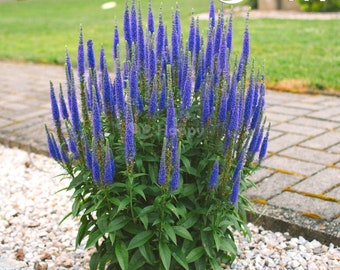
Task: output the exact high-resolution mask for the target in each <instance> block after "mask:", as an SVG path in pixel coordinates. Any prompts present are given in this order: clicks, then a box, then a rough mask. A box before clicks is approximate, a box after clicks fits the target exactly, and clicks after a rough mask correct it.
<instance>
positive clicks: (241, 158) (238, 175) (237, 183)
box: [229, 151, 244, 206]
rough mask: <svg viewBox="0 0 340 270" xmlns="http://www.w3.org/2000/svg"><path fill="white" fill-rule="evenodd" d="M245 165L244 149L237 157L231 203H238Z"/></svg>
mask: <svg viewBox="0 0 340 270" xmlns="http://www.w3.org/2000/svg"><path fill="white" fill-rule="evenodd" d="M243 165H244V151H241V153H239V155H238V158H237V165H236V168H235V171H234V173H233V177H232V191H231V194H230V198H229V200H230V204H232V205H234V206H235V205H236V204H237V201H238V196H239V192H240V182H241V171H242V169H243Z"/></svg>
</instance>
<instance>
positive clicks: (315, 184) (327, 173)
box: [294, 168, 340, 194]
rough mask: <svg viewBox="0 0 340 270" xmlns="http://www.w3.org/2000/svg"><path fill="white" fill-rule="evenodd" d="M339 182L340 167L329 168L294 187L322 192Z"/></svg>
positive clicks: (316, 192) (311, 191)
mask: <svg viewBox="0 0 340 270" xmlns="http://www.w3.org/2000/svg"><path fill="white" fill-rule="evenodd" d="M338 184H340V169H335V168H327V169H325V170H323V171H320V172H318V173H317V174H315V175H313V176H311V177H309V178H307V179H306V180H303V181H302V182H301V183H299V184H297V185H295V186H294V189H296V190H299V191H303V192H310V193H314V194H322V193H324V192H326V191H327V190H329V189H331V188H333V187H335V186H336V185H338Z"/></svg>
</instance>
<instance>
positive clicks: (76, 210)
mask: <svg viewBox="0 0 340 270" xmlns="http://www.w3.org/2000/svg"><path fill="white" fill-rule="evenodd" d="M79 209H80V199H78V198H75V199H74V202H73V204H72V215H73V216H74V217H76V216H77V215H78V214H79Z"/></svg>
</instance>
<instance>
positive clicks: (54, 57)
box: [0, 0, 340, 91]
mask: <svg viewBox="0 0 340 270" xmlns="http://www.w3.org/2000/svg"><path fill="white" fill-rule="evenodd" d="M104 2H106V1H105V0H104V1H99V0H95V1H94V0H92V1H91V0H27V1H15V0H8V1H0V37H1V42H0V59H13V60H22V61H34V62H44V63H56V64H61V63H63V61H64V52H65V46H66V45H67V46H68V49H69V51H70V53H71V57H73V58H75V55H76V48H77V42H78V33H79V26H80V24H82V25H83V28H84V35H85V38H86V39H88V38H92V39H93V40H94V43H95V46H96V49H97V50H99V47H100V46H101V45H103V46H104V48H105V50H106V51H107V53H111V46H112V32H113V27H114V24H115V22H117V23H118V25H119V27H120V29H122V17H123V10H124V5H125V0H116V2H117V7H116V8H114V9H110V10H102V9H101V8H100V6H101V4H103V3H104ZM137 2H138V1H137ZM140 2H141V6H142V12H143V15H144V18H146V10H147V5H148V1H147V0H141V1H140ZM176 2H178V4H179V6H180V10H181V16H182V24H183V26H182V29H183V34H184V35H187V30H188V29H187V28H188V25H189V22H190V14H191V11H192V8H194V11H195V13H196V14H198V13H202V12H207V11H208V7H209V0H177V1H175V0H173V1H164V0H163V17H164V19H165V23H166V25H168V27H169V30H170V26H171V13H172V7H173V6H174V5H175V3H176ZM160 3H161V1H159V0H153V7H154V15H155V18H156V19H157V17H158V10H159V7H160ZM216 6H218V7H219V3H218V1H217V0H216ZM250 16H251V15H250ZM339 24H340V20H329V21H316V20H311V21H300V20H273V19H254V20H251V22H250V33H251V51H252V56H253V57H255V60H256V63H257V65H258V66H262V65H264V67H265V73H266V77H267V84H268V86H270V87H275V88H278V89H290V90H307V89H314V90H315V89H316V90H317V89H319V90H338V91H339V90H340V46H339V40H340V32H339V31H338V26H339ZM205 26H206V22H203V21H202V22H201V29H205ZM243 27H244V20H243V19H236V20H235V24H234V29H235V31H234V41H235V45H234V48H235V51H234V52H236V53H239V51H240V44H241V38H242V31H243Z"/></svg>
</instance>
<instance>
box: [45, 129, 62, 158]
mask: <svg viewBox="0 0 340 270" xmlns="http://www.w3.org/2000/svg"><path fill="white" fill-rule="evenodd" d="M45 131H46V135H47V146H48V152H49V154H50V156H51V157H52V158H53V159H55V160H56V161H61V156H60V152H59V149H58V147H57V143H56V141H55V139H54V136H53V134H51V133H50V132H49V131H48V129H47V127H46V125H45Z"/></svg>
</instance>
